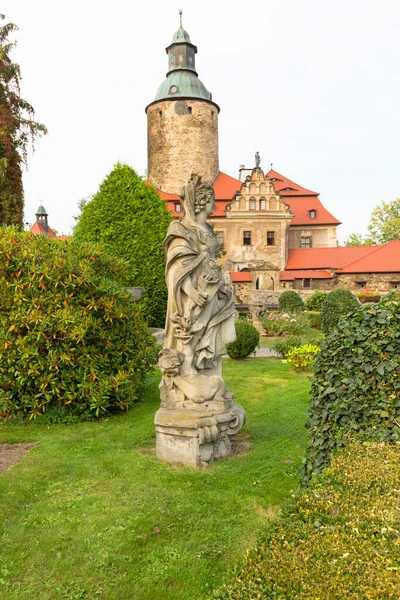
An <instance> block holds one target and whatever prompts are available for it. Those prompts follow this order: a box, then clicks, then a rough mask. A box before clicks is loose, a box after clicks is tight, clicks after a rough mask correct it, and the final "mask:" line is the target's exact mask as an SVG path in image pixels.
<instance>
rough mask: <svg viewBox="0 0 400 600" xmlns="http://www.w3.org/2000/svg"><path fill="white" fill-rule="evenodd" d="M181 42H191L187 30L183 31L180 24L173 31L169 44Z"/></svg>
mask: <svg viewBox="0 0 400 600" xmlns="http://www.w3.org/2000/svg"><path fill="white" fill-rule="evenodd" d="M182 42H188V43H189V44H191V43H192V42H191V41H190V36H189V34H188V32H187V31H185V30H184V29H183V27H182V25H181V26H180V27H179V29H178V31H176V32H175V33H174V37H173V38H172V42H171V44H181V43H182Z"/></svg>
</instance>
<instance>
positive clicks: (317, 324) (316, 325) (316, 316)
mask: <svg viewBox="0 0 400 600" xmlns="http://www.w3.org/2000/svg"><path fill="white" fill-rule="evenodd" d="M304 314H305V316H306V317H307V319H308V322H309V324H310V327H312V328H313V329H321V313H320V312H319V311H317V310H308V311H307V312H305V313H304Z"/></svg>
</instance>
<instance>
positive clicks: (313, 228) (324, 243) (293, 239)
mask: <svg viewBox="0 0 400 600" xmlns="http://www.w3.org/2000/svg"><path fill="white" fill-rule="evenodd" d="M302 237H311V247H312V248H334V247H336V246H337V237H336V226H333V225H305V226H300V225H291V226H290V229H289V248H301V238H302Z"/></svg>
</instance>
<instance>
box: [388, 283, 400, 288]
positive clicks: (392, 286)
mask: <svg viewBox="0 0 400 600" xmlns="http://www.w3.org/2000/svg"><path fill="white" fill-rule="evenodd" d="M389 283H390V287H391V289H392V290H398V289H400V281H389Z"/></svg>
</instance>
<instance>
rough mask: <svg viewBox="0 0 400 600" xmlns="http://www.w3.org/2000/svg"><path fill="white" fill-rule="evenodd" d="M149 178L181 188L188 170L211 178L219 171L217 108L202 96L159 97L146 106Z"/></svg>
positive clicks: (169, 188)
mask: <svg viewBox="0 0 400 600" xmlns="http://www.w3.org/2000/svg"><path fill="white" fill-rule="evenodd" d="M147 152H148V179H149V180H150V182H151V183H152V184H153V185H154V186H156V187H157V188H159V189H161V190H163V191H164V192H169V193H175V194H176V193H178V194H179V192H180V190H181V188H182V186H183V185H184V184H185V183H187V182H188V180H189V179H190V175H191V173H193V172H194V173H197V174H198V175H201V176H202V178H203V180H207V181H211V182H213V181H214V180H215V178H216V177H217V175H218V172H219V162H218V108H217V106H216V105H215V104H213V103H211V102H205V101H204V100H196V99H186V100H179V99H176V100H162V101H160V102H156V103H154V104H152V105H150V106H149V107H148V109H147Z"/></svg>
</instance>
